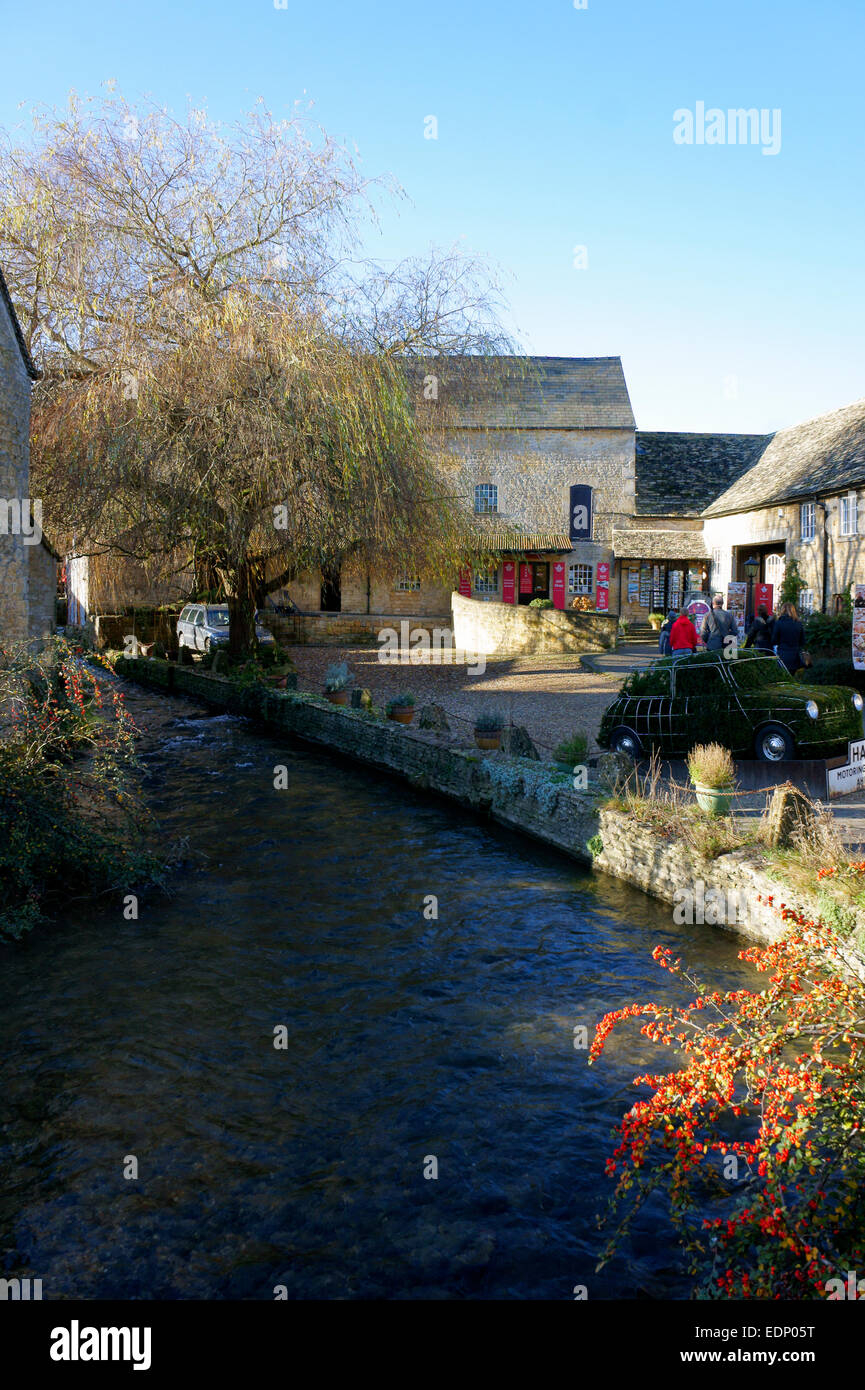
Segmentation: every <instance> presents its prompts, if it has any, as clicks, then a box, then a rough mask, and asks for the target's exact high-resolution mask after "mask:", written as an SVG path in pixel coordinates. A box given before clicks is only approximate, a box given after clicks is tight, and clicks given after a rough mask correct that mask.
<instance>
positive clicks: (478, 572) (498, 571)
mask: <svg viewBox="0 0 865 1390" xmlns="http://www.w3.org/2000/svg"><path fill="white" fill-rule="evenodd" d="M570 550H571V543H570V541H569V539H568V537H567V536H565V535H563V534H562V535H560V534H558V533H556V532H519V531H505V530H495V531H493V530H490V531H488V532H486V533H485V534H484V535H483V537H482V538H481V543H480V546H479V549H478V555H477V558H476V560H475V563H474V565H473V566H471V567H468V566H467V567H466V568H465V569H464V570H463V571H462V572H461V575H460V584H459V592H460V593H461V594H463V595H464V596H465V597H466V598H481V599H487V600H493V601H497V602H499V603H513V604H517V605H522V606H523V607H525V606H526V605H527V604H530V603H532V601H533V600H534V599H550V600H551V601H552V603H553V606H554V607H555V608H564V607H565V588H566V568H567V567H566V564H565V559H566V557H567V555H568V554H569V553H570Z"/></svg>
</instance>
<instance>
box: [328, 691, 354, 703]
mask: <svg viewBox="0 0 865 1390" xmlns="http://www.w3.org/2000/svg"><path fill="white" fill-rule="evenodd" d="M324 696H325V699H326V700H330V703H331V704H332V705H347V704H348V691H347V690H326V691H325V692H324Z"/></svg>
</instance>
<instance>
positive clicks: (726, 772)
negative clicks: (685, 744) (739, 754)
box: [688, 743, 736, 816]
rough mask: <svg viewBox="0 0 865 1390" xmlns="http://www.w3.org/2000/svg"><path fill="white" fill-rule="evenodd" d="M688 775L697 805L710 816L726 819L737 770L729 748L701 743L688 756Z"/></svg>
mask: <svg viewBox="0 0 865 1390" xmlns="http://www.w3.org/2000/svg"><path fill="white" fill-rule="evenodd" d="M688 773H689V775H690V778H691V781H692V782H693V784H694V791H695V792H696V794H697V805H698V806H699V807H700V808H701V809H702V810H703V811H707V812H708V814H709V815H710V816H727V815H729V814H730V805H731V802H732V800H733V791H734V788H735V785H736V768H735V765H734V763H733V758H732V755H731V753H730V750H729V748H724V747H722V745H721V744H720V743H698V744H697V746H696V747H695V748H692V749H691V751H690V753H689V754H688Z"/></svg>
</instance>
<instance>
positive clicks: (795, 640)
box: [772, 603, 805, 676]
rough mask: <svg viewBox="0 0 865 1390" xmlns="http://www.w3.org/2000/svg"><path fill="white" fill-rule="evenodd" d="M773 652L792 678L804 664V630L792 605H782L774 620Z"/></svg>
mask: <svg viewBox="0 0 865 1390" xmlns="http://www.w3.org/2000/svg"><path fill="white" fill-rule="evenodd" d="M772 636H773V639H774V646H775V651H776V652H777V654H778V656H779V657H780V659H781V660H782V661H783V663H784V665H785V666H786V667H787V670H788V671H789V672H790V675H791V676H793V675H795V674H796V672H797V671H798V670H799V667H800V666H804V665H805V663H804V661H803V660H802V645H803V643H804V641H805V629H804V627H803V626H802V624H801V623H800V622H799V615H798V614H797V612H796V609H795V607H794V605H793V604H792V603H782V604H781V607H780V608H779V610H778V616H777V618H776V619H775V628H774V631H773V633H772Z"/></svg>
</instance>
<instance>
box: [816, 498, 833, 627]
mask: <svg viewBox="0 0 865 1390" xmlns="http://www.w3.org/2000/svg"><path fill="white" fill-rule="evenodd" d="M818 507H819V508H820V510H821V512H822V513H823V571H822V583H821V589H822V594H823V596H822V601H821V604H820V608H821V610H822V612H824V613H826V612H828V602H829V600H828V598H827V596H826V580H827V578H828V574H829V563H828V547H829V508H828V507H827V506H826V503H825V502H820V501H818V499H817V498H816V497H815V498H814V510H815V511H816V510H817V508H818Z"/></svg>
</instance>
